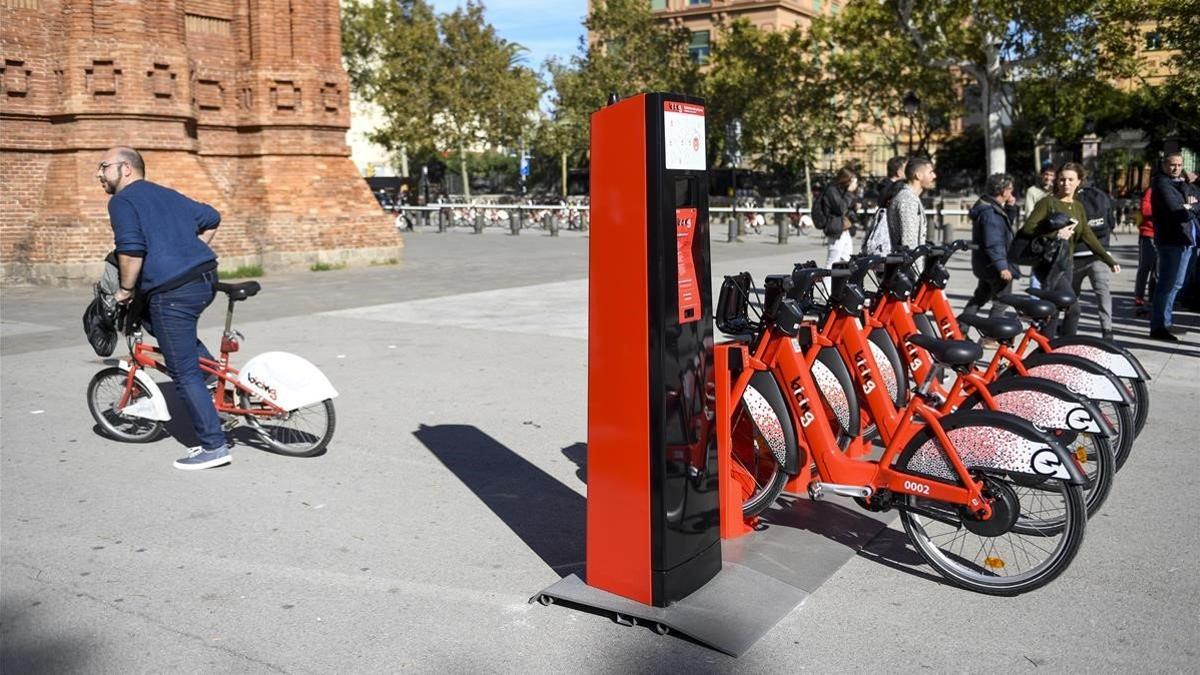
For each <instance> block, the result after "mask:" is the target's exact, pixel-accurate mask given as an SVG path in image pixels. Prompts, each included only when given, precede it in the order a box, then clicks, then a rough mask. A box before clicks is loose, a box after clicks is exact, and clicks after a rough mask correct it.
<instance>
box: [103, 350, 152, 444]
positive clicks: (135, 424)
mask: <svg viewBox="0 0 1200 675" xmlns="http://www.w3.org/2000/svg"><path fill="white" fill-rule="evenodd" d="M128 382H129V372H128V371H124V370H121V369H120V368H116V367H112V368H105V369H104V370H101V371H100V372H98V373H96V375H95V376H94V377H92V381H91V382H89V383H88V388H87V402H88V411H89V412H90V413H92V419H94V420H96V425H97V426H99V427H100V430H101V431H102V432H104V435H105V436H108V437H109V438H112V439H115V440H118V441H124V442H126V443H149V442H150V441H153V440H154V439H156V438H158V437H159V435H160V434H162V429H163V424H162V422H161V421H159V420H148V419H145V418H143V417H133V416H131V415H126V414H125V413H124V412H122V411H121V410H119V409H118V408H117V406H118V404H119V403H120V402H121V398H122V397H123V396H124V395H125V386H126V384H127V383H128ZM150 397H151V393H150V392H148V391H146V390H145V389H143V388H142V387H141V386H140V385H139V384H138V382H137V380H134V382H133V386H132V390H131V391H130V392H129V400H128V401H127V403H126V405H133V404H134V403H136V402H138V401H139V400H141V399H147V398H150Z"/></svg>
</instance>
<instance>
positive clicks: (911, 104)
mask: <svg viewBox="0 0 1200 675" xmlns="http://www.w3.org/2000/svg"><path fill="white" fill-rule="evenodd" d="M903 103H904V114H905V115H907V116H908V156H909V157H912V154H913V117H915V116H916V114H917V111H918V110H920V109H921V99H920V98H917V95H916V94H915V93H913V92H912V91H911V90H910V91H909V92H908V93H906V94H905V95H904V101H903Z"/></svg>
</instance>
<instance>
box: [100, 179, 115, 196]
mask: <svg viewBox="0 0 1200 675" xmlns="http://www.w3.org/2000/svg"><path fill="white" fill-rule="evenodd" d="M100 185H101V186H103V187H104V191H105V192H107V193H108V194H110V195H115V194H117V186H116V185H115V184H114V183H112V182H110V181H109V180H108V179H107V178H101V179H100Z"/></svg>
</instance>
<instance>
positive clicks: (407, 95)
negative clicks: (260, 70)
mask: <svg viewBox="0 0 1200 675" xmlns="http://www.w3.org/2000/svg"><path fill="white" fill-rule="evenodd" d="M343 12H344V13H343V30H342V36H343V37H342V45H343V52H344V53H345V55H346V61H347V70H348V71H349V72H350V78H351V83H352V85H353V86H354V88H355V91H356V92H357V93H358V94H359V95H360V96H362V97H363V98H364V99H366V100H368V101H371V102H373V103H376V104H378V105H379V106H380V108H381V109H382V110H383V114H384V116H385V118H386V119H387V124H386V125H384V126H383V127H382V128H380V129H378V130H376V131H375V132H374V133H372V134H371V140H372V141H374V142H377V143H380V144H381V145H383V146H384V147H387V148H388V149H390V150H393V151H396V150H404V149H407V150H409V151H412V150H413V149H417V150H418V151H420V152H422V153H425V152H427V151H428V150H436V151H440V152H442V153H449V152H451V151H454V152H456V153H457V157H458V159H459V162H458V164H459V169H460V171H461V174H462V179H463V189H464V191H465V192H466V195H467V196H468V197H469V196H470V179H469V173H468V168H467V158H466V153H467V151H468V150H472V149H474V148H475V147H476V146H478V145H504V144H510V143H512V142H514V141H516V140H517V139H518V138H520V136H521V134H522V132H523V131H524V129H525V127H526V126H528V124H529V116H530V114H531V113H532V112H533V111H534V110H535V109H536V107H537V101H538V97H539V95H540V93H541V92H540V86H541V85H540V81H539V80H538V78H537V75H536V74H535V73H534V72H533V71H532V70H530V69H529V68H526V67H525V66H523V65H521V55H522V52H523V51H524V50H523V48H522V47H521V46H520V45H518V44H516V43H513V42H508V41H506V40H504V39H503V38H500V37H499V36H498V35H496V31H495V29H494V28H493V27H492V26H491V25H490V24H488V23H487V21H486V20H485V18H484V6H483V4H482V3H480V2H476V1H474V0H468V1H467V3H466V5H465V6H462V7H459V8H458V9H456V10H455V11H453V12H451V13H449V14H442V15H440V16H437V17H435V16H434V14H433V11H432V9H431V8H430V6H429V4H428V3H427V2H425V0H400V1H398V2H397V1H396V0H376V1H375V2H372V3H369V4H364V3H361V2H350V3H347V4H346V6H345V8H344V10H343Z"/></svg>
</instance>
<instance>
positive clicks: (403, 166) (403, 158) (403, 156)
mask: <svg viewBox="0 0 1200 675" xmlns="http://www.w3.org/2000/svg"><path fill="white" fill-rule="evenodd" d="M400 175H401V176H403V177H405V178H408V148H407V147H405V146H403V145H402V146H400Z"/></svg>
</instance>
